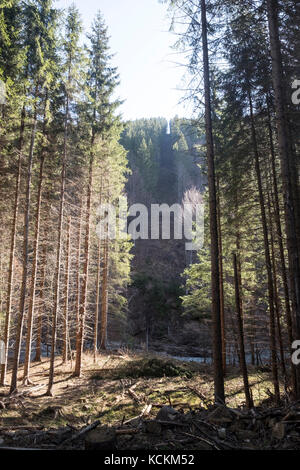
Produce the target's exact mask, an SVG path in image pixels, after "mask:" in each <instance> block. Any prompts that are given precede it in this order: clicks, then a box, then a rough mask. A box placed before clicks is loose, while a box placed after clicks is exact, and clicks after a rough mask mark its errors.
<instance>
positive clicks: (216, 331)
mask: <svg viewBox="0 0 300 470" xmlns="http://www.w3.org/2000/svg"><path fill="white" fill-rule="evenodd" d="M201 21H202V48H203V67H204V93H205V130H206V146H207V166H208V189H209V212H210V239H211V286H212V325H213V366H214V395H215V401H216V402H221V403H224V402H225V391H224V374H223V361H222V359H223V358H222V331H221V305H220V270H219V236H218V221H217V199H216V178H215V155H214V141H213V131H212V117H211V90H210V77H209V58H208V43H207V18H206V2H205V0H201Z"/></svg>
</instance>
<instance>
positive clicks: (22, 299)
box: [10, 85, 38, 393]
mask: <svg viewBox="0 0 300 470" xmlns="http://www.w3.org/2000/svg"><path fill="white" fill-rule="evenodd" d="M37 93H38V85H37V86H36V90H35V98H36V97H37ZM36 128H37V107H36V106H35V109H34V116H33V125H32V131H31V139H30V148H29V154H28V164H27V183H26V195H25V212H24V238H23V266H22V281H21V293H20V304H19V312H18V320H17V328H16V340H15V349H14V358H13V368H12V377H11V384H10V393H13V392H15V391H16V390H17V382H18V368H19V359H20V351H21V343H22V332H23V321H24V313H25V297H26V285H27V277H28V242H29V215H30V198H31V178H32V161H33V152H34V144H35V137H36Z"/></svg>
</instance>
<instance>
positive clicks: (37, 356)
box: [34, 243, 47, 362]
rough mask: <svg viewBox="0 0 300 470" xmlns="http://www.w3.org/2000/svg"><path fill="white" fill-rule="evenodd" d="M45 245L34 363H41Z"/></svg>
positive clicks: (44, 248) (44, 247)
mask: <svg viewBox="0 0 300 470" xmlns="http://www.w3.org/2000/svg"><path fill="white" fill-rule="evenodd" d="M46 253H47V250H46V243H44V246H43V250H42V259H41V264H42V273H41V285H40V292H39V309H38V319H37V333H36V350H35V358H34V361H35V362H40V361H41V344H42V327H43V309H44V287H45V280H46Z"/></svg>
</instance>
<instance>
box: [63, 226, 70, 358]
mask: <svg viewBox="0 0 300 470" xmlns="http://www.w3.org/2000/svg"><path fill="white" fill-rule="evenodd" d="M70 237H71V218H70V217H69V220H68V235H67V247H66V267H65V303H64V332H63V353H62V360H63V363H66V362H67V360H68V331H69V319H68V310H69V278H70Z"/></svg>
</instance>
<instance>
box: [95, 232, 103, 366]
mask: <svg viewBox="0 0 300 470" xmlns="http://www.w3.org/2000/svg"><path fill="white" fill-rule="evenodd" d="M100 278H101V240H100V239H99V240H98V256H97V280H96V289H97V292H96V310H95V319H94V362H96V355H97V351H98V323H99V307H100Z"/></svg>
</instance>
